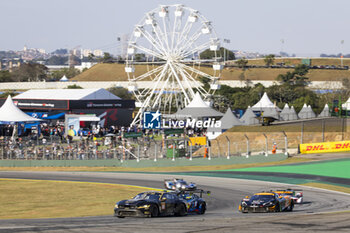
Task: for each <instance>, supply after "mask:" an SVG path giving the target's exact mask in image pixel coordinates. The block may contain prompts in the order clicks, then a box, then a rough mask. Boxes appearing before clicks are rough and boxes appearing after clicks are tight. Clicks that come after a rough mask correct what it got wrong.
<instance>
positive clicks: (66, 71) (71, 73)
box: [50, 68, 80, 81]
mask: <svg viewBox="0 0 350 233" xmlns="http://www.w3.org/2000/svg"><path fill="white" fill-rule="evenodd" d="M78 74H80V71H79V70H78V69H75V68H62V69H59V70H54V71H52V72H51V74H50V78H51V79H53V80H56V81H58V80H60V79H61V78H62V77H63V76H64V75H65V76H66V77H67V78H69V79H70V78H73V77H75V76H77V75H78Z"/></svg>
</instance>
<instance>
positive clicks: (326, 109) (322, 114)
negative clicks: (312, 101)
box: [318, 104, 331, 117]
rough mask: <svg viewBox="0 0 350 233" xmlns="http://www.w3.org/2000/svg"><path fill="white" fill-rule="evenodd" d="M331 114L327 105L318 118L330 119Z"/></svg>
mask: <svg viewBox="0 0 350 233" xmlns="http://www.w3.org/2000/svg"><path fill="white" fill-rule="evenodd" d="M330 115H331V114H330V113H329V107H328V104H326V105H325V106H324V108H323V110H322V112H321V113H320V114H319V115H318V117H329V116H330Z"/></svg>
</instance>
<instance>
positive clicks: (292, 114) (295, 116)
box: [288, 106, 298, 121]
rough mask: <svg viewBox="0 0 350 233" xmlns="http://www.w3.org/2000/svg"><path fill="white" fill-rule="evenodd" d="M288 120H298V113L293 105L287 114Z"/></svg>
mask: <svg viewBox="0 0 350 233" xmlns="http://www.w3.org/2000/svg"><path fill="white" fill-rule="evenodd" d="M288 120H290V121H293V120H298V114H297V112H296V111H295V109H294V106H292V107H291V108H290V114H289V116H288Z"/></svg>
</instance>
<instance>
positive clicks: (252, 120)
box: [240, 106, 259, 125]
mask: <svg viewBox="0 0 350 233" xmlns="http://www.w3.org/2000/svg"><path fill="white" fill-rule="evenodd" d="M240 120H241V121H242V122H243V123H244V125H256V124H259V120H258V119H257V118H256V115H255V113H254V112H253V110H252V108H251V107H250V106H249V107H248V108H247V110H246V111H245V113H244V114H243V116H242V117H241V119H240Z"/></svg>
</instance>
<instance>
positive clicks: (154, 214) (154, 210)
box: [149, 205, 159, 218]
mask: <svg viewBox="0 0 350 233" xmlns="http://www.w3.org/2000/svg"><path fill="white" fill-rule="evenodd" d="M149 211H150V213H151V218H153V217H158V215H159V209H158V207H157V206H155V205H151V206H150V208H149Z"/></svg>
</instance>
